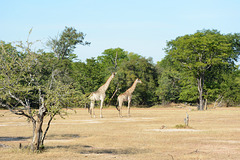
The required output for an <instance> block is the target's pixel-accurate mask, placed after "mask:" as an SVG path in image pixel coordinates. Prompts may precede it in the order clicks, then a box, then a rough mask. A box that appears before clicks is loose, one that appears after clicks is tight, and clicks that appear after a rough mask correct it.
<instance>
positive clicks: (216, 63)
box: [166, 30, 239, 110]
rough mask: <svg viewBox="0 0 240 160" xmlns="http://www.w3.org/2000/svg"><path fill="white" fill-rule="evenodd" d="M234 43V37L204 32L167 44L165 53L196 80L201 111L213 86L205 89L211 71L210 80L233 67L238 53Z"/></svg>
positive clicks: (214, 31)
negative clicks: (219, 71)
mask: <svg viewBox="0 0 240 160" xmlns="http://www.w3.org/2000/svg"><path fill="white" fill-rule="evenodd" d="M229 37H231V38H229ZM232 41H233V38H232V36H231V35H223V34H220V32H218V31H216V30H203V31H197V32H196V33H195V34H192V35H185V36H182V37H177V38H176V39H175V40H172V41H169V42H168V43H167V48H166V52H167V54H168V55H170V56H171V57H172V59H173V61H174V63H177V64H178V65H180V66H181V67H182V68H183V69H184V71H185V72H186V73H188V74H189V75H192V76H193V77H194V78H195V79H196V82H197V88H198V93H199V109H200V110H203V109H204V103H203V102H204V98H206V96H205V95H207V89H208V88H209V85H210V84H211V83H209V85H208V86H206V81H208V82H211V80H210V79H208V78H210V77H208V76H207V75H209V74H210V72H211V74H213V75H212V77H211V78H214V77H215V76H216V72H214V71H216V70H219V67H220V68H224V69H225V71H226V69H232V68H234V60H236V58H237V56H238V55H239V52H238V49H236V47H235V46H236V45H234V44H233V43H232ZM236 41H237V40H236ZM237 42H238V41H237ZM213 68H214V69H215V70H213ZM221 71H222V72H223V71H224V70H221ZM204 96H205V97H204Z"/></svg>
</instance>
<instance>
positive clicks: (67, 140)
mask: <svg viewBox="0 0 240 160" xmlns="http://www.w3.org/2000/svg"><path fill="white" fill-rule="evenodd" d="M186 111H187V112H188V114H189V117H190V122H189V125H190V126H191V129H186V130H184V129H180V130H177V129H176V128H175V126H176V125H178V124H184V118H185V115H186ZM131 113H132V117H130V118H128V117H123V118H118V112H117V110H116V109H113V108H112V109H111V108H109V109H104V110H103V115H104V118H103V119H100V118H95V119H92V118H90V116H89V115H88V113H87V110H85V109H77V113H76V114H75V113H74V112H72V111H69V116H68V117H66V119H61V118H60V117H57V119H56V120H55V121H53V122H52V125H51V128H50V130H49V133H48V136H47V139H46V142H45V147H46V150H45V151H44V152H42V153H38V154H36V153H31V152H29V151H27V150H24V149H21V150H20V149H18V146H19V143H21V144H22V145H23V146H27V145H29V144H30V141H31V136H32V130H31V124H28V123H27V122H26V120H25V119H24V118H19V117H18V116H16V115H13V114H11V113H9V112H8V111H3V110H1V111H0V115H4V116H1V117H0V144H4V145H7V146H11V147H12V148H0V153H1V156H0V159H4V160H5V159H6V160H7V159H11V160H13V159H34V160H35V159H60V160H63V159H64V160H65V159H71V160H72V159H96V160H108V159H109V160H110V159H111V160H112V159H124V160H125V159H127V160H136V159H138V160H141V159H144V160H145V159H151V160H154V159H156V160H158V159H169V160H172V159H174V160H176V159H179V160H184V159H207V160H209V159H216V160H220V159H239V157H240V136H239V135H240V123H239V122H240V108H217V109H211V110H208V111H195V110H192V111H190V110H189V108H185V107H181V108H176V107H175V108H148V109H137V108H133V109H132V110H131ZM96 114H97V115H98V114H99V110H98V109H96ZM123 115H127V111H126V108H124V110H123ZM97 117H99V116H97ZM45 125H46V124H45Z"/></svg>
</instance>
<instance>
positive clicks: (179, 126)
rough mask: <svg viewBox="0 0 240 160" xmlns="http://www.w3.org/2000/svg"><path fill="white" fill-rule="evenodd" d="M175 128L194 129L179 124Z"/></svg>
mask: <svg viewBox="0 0 240 160" xmlns="http://www.w3.org/2000/svg"><path fill="white" fill-rule="evenodd" d="M175 128H177V129H186V128H188V129H189V128H192V127H190V126H187V125H184V124H177V125H176V126H175Z"/></svg>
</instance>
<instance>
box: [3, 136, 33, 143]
mask: <svg viewBox="0 0 240 160" xmlns="http://www.w3.org/2000/svg"><path fill="white" fill-rule="evenodd" d="M30 138H31V137H0V141H5V142H6V141H25V140H28V139H30Z"/></svg>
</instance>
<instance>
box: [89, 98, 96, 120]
mask: <svg viewBox="0 0 240 160" xmlns="http://www.w3.org/2000/svg"><path fill="white" fill-rule="evenodd" d="M94 104H95V101H91V106H90V114H91V118H92V117H94V118H95V112H94Z"/></svg>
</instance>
